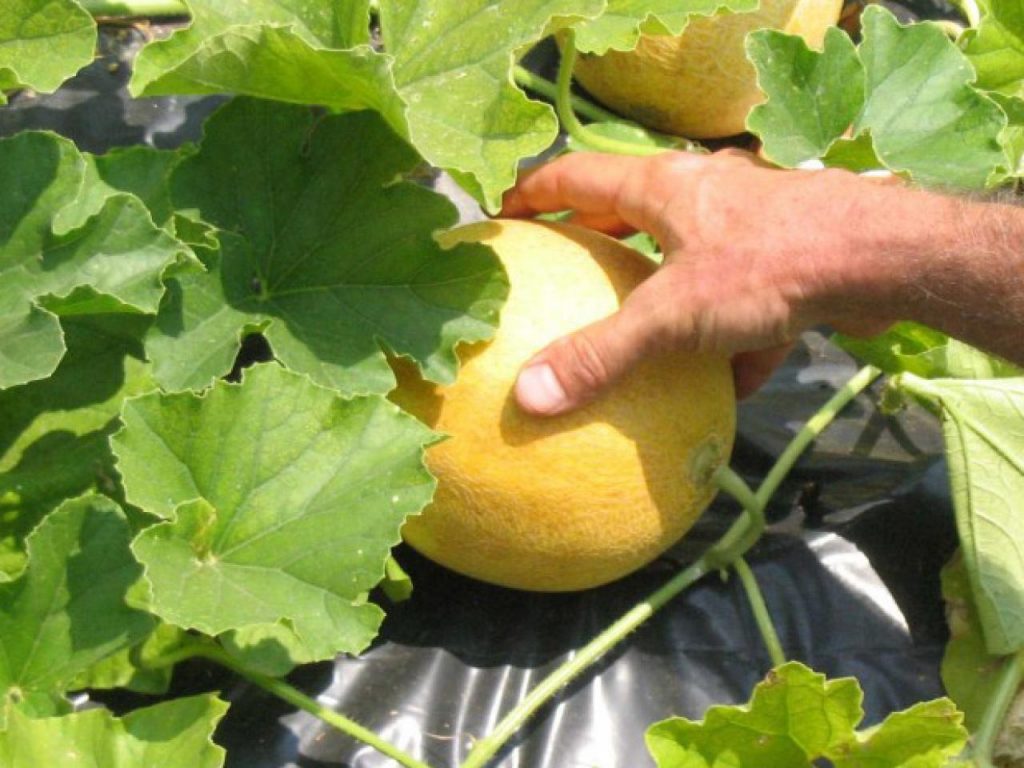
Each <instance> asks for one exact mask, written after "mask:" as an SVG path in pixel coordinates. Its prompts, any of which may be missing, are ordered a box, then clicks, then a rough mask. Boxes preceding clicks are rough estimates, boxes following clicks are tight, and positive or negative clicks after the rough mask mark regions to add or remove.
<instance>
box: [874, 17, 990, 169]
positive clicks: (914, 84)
mask: <svg viewBox="0 0 1024 768" xmlns="http://www.w3.org/2000/svg"><path fill="white" fill-rule="evenodd" d="M862 24H863V34H864V42H863V43H861V46H860V56H861V61H863V62H864V70H865V73H866V75H867V89H866V101H865V104H864V109H863V111H862V112H861V114H860V117H859V118H858V120H857V121H856V123H855V125H854V132H859V131H861V130H864V129H869V130H870V131H871V132H872V135H873V137H874V141H875V149H876V151H877V152H878V156H879V157H880V158H881V159H882V161H883V162H885V164H886V166H887V167H888V168H889V169H890V170H893V171H906V172H907V173H909V174H910V175H911V176H912V177H913V178H914V179H915V180H916V181H918V182H920V183H921V184H925V185H934V186H946V187H961V188H983V187H984V186H985V185H986V183H987V182H988V179H989V176H990V175H991V174H992V173H994V172H995V171H996V169H998V168H1000V167H1002V166H1003V165H1005V162H1006V158H1005V154H1004V152H1003V149H1002V147H1000V146H999V143H998V141H997V137H998V136H999V134H1000V132H1001V131H1002V130H1003V129H1004V128H1005V126H1006V116H1005V115H1004V114H1003V112H1002V110H1001V109H999V107H998V106H997V105H996V104H995V103H994V102H993V101H992V100H991V99H988V98H986V97H985V96H983V95H982V94H980V93H978V91H976V90H975V89H974V88H972V87H971V83H972V82H973V80H974V71H973V69H972V68H971V65H970V63H968V62H967V61H966V59H965V58H964V55H963V53H961V52H960V50H959V49H957V47H956V45H955V44H954V43H953V42H952V41H951V40H950V39H949V37H948V36H947V35H946V33H945V32H944V31H943V30H942V29H941V28H940V27H938V26H936V25H933V24H911V25H908V26H903V25H901V24H899V23H898V22H897V21H896V18H895V17H894V16H893V15H892V13H890V12H889V11H887V10H884V9H883V8H881V7H879V6H875V7H871V8H868V9H867V10H866V11H865V12H864V15H863V17H862Z"/></svg>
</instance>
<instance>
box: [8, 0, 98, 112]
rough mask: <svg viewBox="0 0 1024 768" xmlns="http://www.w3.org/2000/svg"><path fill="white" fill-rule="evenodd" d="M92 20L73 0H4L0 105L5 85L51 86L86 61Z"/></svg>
mask: <svg viewBox="0 0 1024 768" xmlns="http://www.w3.org/2000/svg"><path fill="white" fill-rule="evenodd" d="M95 48H96V23H95V22H94V21H93V20H92V16H90V15H89V14H88V13H87V12H86V11H85V10H83V9H82V6H80V5H79V4H78V3H77V2H74V0H4V8H3V13H0V104H4V103H6V99H5V97H4V93H3V92H4V91H5V90H11V89H14V88H24V87H27V88H32V89H34V90H36V91H44V92H49V91H54V90H56V89H57V87H58V86H59V85H60V84H61V83H63V82H64V81H65V80H66V79H68V78H69V77H71V75H73V74H75V72H77V71H78V70H79V69H81V68H82V67H84V66H85V65H86V64H89V63H91V62H92V58H93V51H94V50H95Z"/></svg>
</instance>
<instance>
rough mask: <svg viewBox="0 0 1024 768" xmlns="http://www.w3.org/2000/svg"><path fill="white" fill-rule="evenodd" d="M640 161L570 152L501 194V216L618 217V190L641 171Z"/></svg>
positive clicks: (529, 173)
mask: <svg viewBox="0 0 1024 768" xmlns="http://www.w3.org/2000/svg"><path fill="white" fill-rule="evenodd" d="M646 159H647V158H643V157H628V156H624V155H609V154H604V153H601V152H573V153H572V154H568V155H562V156H561V157H559V158H556V159H555V160H552V161H551V162H549V163H546V164H544V165H542V166H539V167H537V168H533V169H531V170H529V171H527V172H526V173H524V174H523V175H522V176H521V177H520V179H519V180H518V182H517V183H516V186H514V187H513V188H512V189H510V190H509V191H508V192H506V193H505V197H504V199H503V200H502V207H501V214H502V215H503V216H513V217H526V216H533V215H536V214H538V213H555V212H557V211H565V210H571V211H576V212H577V213H583V214H587V215H591V216H602V217H603V216H609V215H616V216H619V217H620V218H621V217H622V214H621V212H620V211H619V210H617V204H618V200H619V198H620V196H621V193H622V189H623V187H624V186H625V184H626V183H627V182H628V181H629V179H630V177H634V176H636V174H638V173H641V172H642V170H643V164H644V161H645V160H646Z"/></svg>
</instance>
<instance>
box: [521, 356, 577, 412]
mask: <svg viewBox="0 0 1024 768" xmlns="http://www.w3.org/2000/svg"><path fill="white" fill-rule="evenodd" d="M516 399H518V400H519V404H520V405H521V406H522V407H524V408H525V409H526V410H528V411H531V412H533V413H543V414H548V415H550V414H555V413H558V412H559V411H562V410H565V407H566V406H567V405H568V404H569V398H568V397H566V395H565V390H564V389H563V388H562V384H561V382H559V381H558V377H557V376H555V372H554V370H552V368H551V366H550V365H548V364H547V363H540V364H538V365H531V366H530V367H529V368H524V369H523V371H522V372H521V373H520V374H519V378H518V379H517V380H516Z"/></svg>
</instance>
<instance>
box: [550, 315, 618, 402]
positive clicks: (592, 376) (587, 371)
mask: <svg viewBox="0 0 1024 768" xmlns="http://www.w3.org/2000/svg"><path fill="white" fill-rule="evenodd" d="M559 351H560V352H561V356H562V360H563V362H564V367H563V369H562V370H563V372H564V374H565V376H566V380H565V381H563V385H564V386H566V387H567V388H569V389H571V390H572V391H573V393H574V394H575V393H580V392H592V391H595V390H598V389H600V388H601V387H603V386H604V384H605V383H606V382H607V381H608V377H609V369H608V364H607V362H606V361H605V358H604V355H603V354H602V353H601V350H600V348H599V347H598V345H597V343H596V342H595V341H594V339H593V337H592V336H591V334H590V333H588V332H587V331H586V330H582V331H578V332H577V333H574V334H573V335H572V336H569V337H568V338H567V339H566V340H565V342H564V343H563V344H562V346H561V349H560V350H559Z"/></svg>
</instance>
